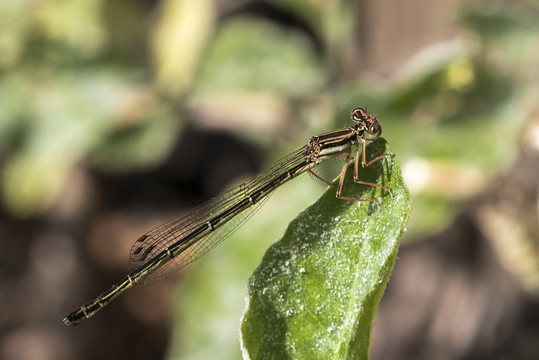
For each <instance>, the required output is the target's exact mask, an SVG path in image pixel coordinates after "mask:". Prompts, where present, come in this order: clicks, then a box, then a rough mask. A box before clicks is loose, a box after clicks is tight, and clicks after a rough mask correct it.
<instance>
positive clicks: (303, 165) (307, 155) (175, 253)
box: [64, 108, 391, 327]
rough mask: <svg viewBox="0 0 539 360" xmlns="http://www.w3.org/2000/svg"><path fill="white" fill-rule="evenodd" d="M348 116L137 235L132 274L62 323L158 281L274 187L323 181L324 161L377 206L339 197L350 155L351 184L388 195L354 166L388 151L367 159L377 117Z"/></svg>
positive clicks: (216, 239) (209, 245) (234, 224)
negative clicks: (302, 178)
mask: <svg viewBox="0 0 539 360" xmlns="http://www.w3.org/2000/svg"><path fill="white" fill-rule="evenodd" d="M350 117H351V118H352V120H353V121H354V122H355V123H354V124H353V125H351V126H350V127H348V128H346V129H342V130H336V131H331V132H328V133H325V134H322V135H319V136H314V137H312V138H311V139H310V140H309V141H308V143H307V145H305V146H303V147H302V148H300V149H299V150H297V151H295V152H293V153H291V154H290V155H288V156H285V157H283V158H282V159H280V160H278V161H277V162H276V163H275V164H273V165H272V166H270V167H269V168H268V169H266V170H265V171H264V172H262V173H260V174H259V175H257V176H255V177H253V178H252V179H250V180H248V181H247V182H245V183H243V184H241V185H239V186H237V187H235V188H233V189H232V190H229V191H228V192H226V193H224V194H223V195H221V196H218V197H216V198H213V199H211V200H210V201H208V202H206V203H204V204H202V205H199V206H198V207H196V208H194V209H192V210H191V211H189V212H188V213H187V214H185V215H184V216H183V217H181V218H178V219H175V220H171V221H169V222H167V223H165V224H163V225H161V226H158V227H157V228H155V229H153V230H151V231H150V232H148V233H146V234H144V235H142V236H141V237H140V238H139V239H138V240H137V241H135V243H134V244H133V247H132V248H131V257H130V260H129V268H130V270H131V271H132V272H131V273H130V274H129V275H127V276H126V277H125V278H123V279H122V280H120V281H119V282H118V283H116V284H115V285H113V286H112V287H111V288H110V289H109V290H107V291H105V292H104V293H102V294H101V295H99V296H98V297H97V298H95V299H94V300H91V301H89V302H87V303H86V304H84V305H82V306H81V307H79V308H78V309H76V310H74V311H73V312H71V313H70V314H69V315H68V316H67V317H66V318H65V319H64V323H65V324H66V325H67V326H70V327H72V326H75V325H77V324H79V323H81V322H82V321H84V320H86V319H88V318H89V317H91V316H93V315H94V314H95V313H96V312H98V311H99V310H101V309H102V308H103V307H104V306H106V305H108V304H109V303H110V302H111V301H112V300H114V299H115V298H117V297H118V296H120V295H121V294H123V293H124V292H125V291H127V290H128V289H129V288H131V287H132V286H133V285H136V284H139V283H151V282H154V281H157V280H159V279H162V278H163V277H165V276H166V275H168V274H171V273H172V272H175V271H177V270H179V269H180V268H182V267H184V266H185V265H187V264H189V263H190V262H192V261H194V260H196V259H198V258H199V257H201V256H202V255H204V254H205V253H207V252H208V251H210V250H211V249H213V248H214V247H215V246H217V245H218V244H219V243H220V242H222V241H223V240H224V239H225V238H226V237H227V236H229V235H230V234H232V233H233V232H234V231H235V230H236V229H237V228H238V227H239V226H240V225H241V224H243V223H244V222H245V221H246V220H247V219H248V218H249V217H250V216H251V215H253V213H254V212H255V210H256V209H257V208H258V207H259V206H260V205H262V204H263V203H264V201H265V200H266V199H267V198H268V196H269V195H270V194H271V193H272V192H273V190H275V189H276V188H278V187H279V186H281V185H282V184H284V183H285V182H287V181H288V180H290V179H293V178H295V177H296V176H298V175H299V174H302V173H304V172H310V173H311V174H313V175H314V176H316V177H317V178H319V179H321V180H323V179H322V178H321V177H320V176H318V175H317V174H315V173H314V172H313V170H312V169H313V168H314V167H315V166H317V165H319V164H320V163H322V162H324V161H326V160H328V159H331V158H336V157H343V158H344V166H343V168H342V171H341V178H340V182H339V186H338V188H337V197H338V198H341V199H345V200H353V201H368V202H374V203H375V204H376V205H377V207H378V209H380V205H379V204H378V201H377V200H376V199H356V198H351V197H345V196H341V193H342V188H343V182H344V175H345V173H346V169H347V168H348V164H349V162H350V161H351V160H352V159H354V161H355V166H354V180H355V182H356V183H361V184H366V185H371V186H376V187H379V188H382V189H385V190H387V191H389V193H390V194H391V191H390V190H389V188H387V187H385V186H382V185H378V184H373V183H368V182H364V181H361V180H359V164H361V166H362V167H365V166H369V165H370V164H371V163H373V162H375V161H377V160H380V159H382V158H384V157H386V156H389V155H391V154H382V155H380V156H378V157H376V158H374V159H373V160H371V161H370V162H367V160H366V156H365V148H366V142H367V141H370V140H372V139H374V138H376V137H378V136H380V134H381V133H382V128H381V127H380V124H379V123H378V120H377V119H376V118H374V117H372V116H370V115H368V114H367V113H366V112H365V110H363V109H362V108H357V109H354V110H353V111H352V112H351V114H350ZM353 145H354V146H356V151H355V155H352V146H353ZM360 152H361V158H360ZM323 181H325V180H323ZM325 182H326V181H325ZM326 183H327V182H326Z"/></svg>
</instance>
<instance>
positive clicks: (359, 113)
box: [350, 108, 382, 138]
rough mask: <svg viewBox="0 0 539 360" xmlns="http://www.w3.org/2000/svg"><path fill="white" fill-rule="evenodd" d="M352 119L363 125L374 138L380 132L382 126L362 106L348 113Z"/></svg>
mask: <svg viewBox="0 0 539 360" xmlns="http://www.w3.org/2000/svg"><path fill="white" fill-rule="evenodd" d="M350 117H351V118H352V120H354V121H355V122H357V123H358V124H361V125H363V126H364V128H365V130H367V133H368V134H369V136H370V137H373V138H376V137H378V136H380V135H381V134H382V127H381V126H380V124H379V123H378V119H376V118H374V117H372V116H370V115H369V114H367V112H366V111H365V110H364V109H362V108H355V109H354V110H352V112H351V113H350Z"/></svg>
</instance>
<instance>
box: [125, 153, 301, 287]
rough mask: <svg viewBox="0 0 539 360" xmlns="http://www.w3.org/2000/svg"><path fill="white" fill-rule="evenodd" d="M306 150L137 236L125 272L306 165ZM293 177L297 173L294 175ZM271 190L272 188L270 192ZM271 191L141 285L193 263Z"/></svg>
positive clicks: (245, 219) (279, 161)
mask: <svg viewBox="0 0 539 360" xmlns="http://www.w3.org/2000/svg"><path fill="white" fill-rule="evenodd" d="M306 150H307V149H306V147H303V148H301V149H299V150H297V151H295V152H293V153H292V154H290V155H288V156H285V157H283V158H281V159H280V160H278V161H277V162H276V163H274V164H273V165H272V166H271V167H269V168H268V169H266V170H265V171H263V172H262V173H260V174H258V175H256V176H255V177H253V178H251V179H250V180H248V181H247V182H245V183H243V184H241V185H239V186H237V187H235V188H233V189H231V190H229V191H228V192H226V193H224V194H222V195H220V196H218V197H215V198H213V199H211V200H209V201H207V202H205V203H203V204H201V205H199V206H197V207H195V208H194V209H192V210H190V211H189V212H188V213H186V214H185V216H182V217H181V218H177V219H174V220H171V221H169V222H167V223H165V224H163V225H160V226H158V227H156V228H155V229H153V230H151V231H149V232H147V233H146V234H144V235H143V236H141V237H140V238H139V239H138V240H137V241H135V243H134V244H133V247H132V248H131V256H130V260H129V269H130V270H131V271H133V270H136V269H138V268H139V267H141V266H143V265H144V264H145V263H146V262H148V261H149V260H151V259H152V258H154V257H155V256H157V255H158V254H160V253H162V252H164V251H167V249H168V248H169V247H170V246H172V245H173V244H174V243H176V242H178V241H181V240H182V239H183V238H185V237H186V236H188V235H189V234H190V233H191V232H192V231H193V230H195V229H198V228H199V227H200V226H204V225H205V224H207V223H208V222H209V221H210V220H211V219H213V218H215V217H216V216H219V214H222V213H223V212H225V211H226V210H227V209H230V208H231V207H233V206H234V205H236V204H238V203H239V202H240V201H242V200H244V199H245V198H246V197H248V196H249V194H253V193H254V192H256V191H257V190H259V189H261V188H262V187H264V186H266V185H267V184H268V183H270V182H271V181H272V180H273V179H275V178H276V177H277V176H280V175H282V174H286V172H288V171H289V170H290V169H294V168H295V167H297V166H298V165H300V164H302V163H305V162H306V155H305V154H306ZM295 175H297V174H295ZM274 189H275V188H272V189H271V190H272V191H273V190H274ZM270 194H271V191H270V192H268V193H267V194H265V196H264V197H263V198H259V199H258V200H257V201H256V202H255V203H254V204H252V205H251V206H249V207H247V208H246V209H245V210H244V211H242V212H240V213H239V214H237V215H236V216H234V217H233V218H232V219H230V220H229V221H228V222H226V223H225V224H223V225H221V226H219V227H217V228H216V229H215V230H214V231H212V232H210V233H209V234H208V235H207V236H206V237H204V238H201V239H200V240H199V241H197V242H195V243H193V244H191V246H190V247H188V248H187V249H186V250H184V251H183V252H182V253H180V254H178V255H177V256H175V257H174V258H172V259H171V260H170V261H169V262H167V263H165V264H164V265H162V266H161V267H160V268H159V269H157V270H155V271H154V272H152V273H151V274H150V275H149V276H147V277H146V278H145V279H144V280H143V281H142V283H145V284H148V283H152V282H155V281H158V280H160V279H162V278H164V277H166V276H168V275H170V274H172V273H173V272H175V271H177V270H179V269H181V268H182V267H184V266H185V265H187V264H189V263H191V262H193V261H195V260H196V259H198V258H199V257H201V256H202V255H204V254H206V253H207V252H208V251H210V250H211V249H213V248H214V247H216V246H217V245H219V244H220V243H221V242H222V241H223V240H224V239H226V237H228V236H229V235H230V234H232V233H233V232H234V231H235V230H237V229H238V228H239V227H240V226H241V225H242V224H243V223H244V222H245V221H247V220H248V219H249V218H250V217H251V216H252V215H253V214H254V213H255V211H256V210H258V209H259V208H260V206H261V205H262V204H263V203H264V202H265V201H266V200H267V199H268V197H269V195H270Z"/></svg>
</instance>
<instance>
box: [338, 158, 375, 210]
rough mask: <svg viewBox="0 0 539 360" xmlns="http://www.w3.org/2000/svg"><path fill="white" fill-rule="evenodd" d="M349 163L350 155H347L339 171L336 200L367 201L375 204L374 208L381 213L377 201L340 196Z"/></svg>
mask: <svg viewBox="0 0 539 360" xmlns="http://www.w3.org/2000/svg"><path fill="white" fill-rule="evenodd" d="M349 161H350V154H348V155H347V156H346V158H345V159H344V166H343V167H342V170H341V179H340V181H339V187H338V188H337V194H336V196H337V198H339V199H343V200H350V201H369V202H374V203H375V204H376V206H377V207H378V211H381V209H380V204H379V203H378V200H376V199H358V198H353V197H348V196H342V195H341V193H342V188H343V184H344V176H345V175H346V169H347V168H348V162H349ZM354 181H355V180H354ZM365 184H366V185H376V184H370V183H365Z"/></svg>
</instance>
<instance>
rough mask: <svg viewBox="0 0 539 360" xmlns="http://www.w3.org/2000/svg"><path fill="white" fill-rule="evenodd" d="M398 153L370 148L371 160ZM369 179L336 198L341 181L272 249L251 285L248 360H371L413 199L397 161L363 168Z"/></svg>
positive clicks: (245, 332)
mask: <svg viewBox="0 0 539 360" xmlns="http://www.w3.org/2000/svg"><path fill="white" fill-rule="evenodd" d="M383 153H391V150H390V149H389V147H388V146H387V142H386V141H385V140H384V139H379V140H376V141H375V142H373V143H371V144H370V145H369V146H368V147H367V155H368V157H370V158H373V157H375V156H378V155H380V154H383ZM360 177H361V179H362V180H364V181H368V182H372V183H377V184H382V185H384V186H388V187H390V188H391V190H392V192H393V196H394V197H393V198H392V197H391V196H390V194H389V193H388V192H387V191H386V190H383V189H379V188H375V187H372V186H366V185H359V184H354V183H353V166H350V167H349V169H348V172H347V176H346V180H345V187H344V189H345V191H344V194H343V195H345V196H351V197H356V198H363V199H369V198H376V199H378V201H379V202H380V205H381V208H382V211H378V210H377V207H376V204H375V203H374V202H370V203H359V202H353V201H343V200H339V199H336V198H335V191H336V187H337V185H338V184H337V180H335V181H334V182H333V184H332V186H331V187H330V188H329V189H328V190H327V191H326V193H325V194H324V195H323V196H322V197H321V198H320V200H319V201H317V202H316V203H315V204H314V205H312V206H311V207H309V208H308V209H307V210H306V211H305V212H303V213H302V214H301V215H299V216H298V217H297V218H296V219H295V220H294V221H292V223H291V224H290V226H289V228H288V229H287V231H286V233H285V235H284V237H283V239H282V240H281V241H279V242H278V243H276V244H275V245H273V246H272V247H270V249H269V250H268V251H267V252H266V254H265V256H264V258H263V260H262V263H261V264H260V266H259V267H258V268H257V270H256V271H255V272H254V274H253V276H252V277H251V279H250V281H249V285H248V290H249V295H248V305H247V309H246V311H245V314H244V318H243V323H242V328H241V333H242V346H243V352H244V357H245V358H251V359H267V358H272V359H287V358H293V359H317V358H320V359H344V358H348V359H365V358H368V346H369V343H370V331H371V327H372V323H373V319H374V316H375V313H376V308H377V306H378V302H379V300H380V299H381V297H382V294H383V292H384V289H385V287H386V284H387V281H388V279H389V275H390V273H391V270H392V268H393V265H394V263H395V259H396V256H397V252H398V248H399V244H400V239H401V237H402V234H403V232H404V229H405V226H406V222H407V220H408V215H409V213H410V208H411V207H410V197H409V193H408V190H407V188H406V186H405V185H404V183H403V181H402V177H401V171H400V169H399V168H398V166H397V164H396V163H395V161H394V159H393V158H391V157H386V158H385V159H383V160H382V161H378V162H375V163H374V164H372V165H371V166H369V167H367V168H365V169H361V172H360Z"/></svg>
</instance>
